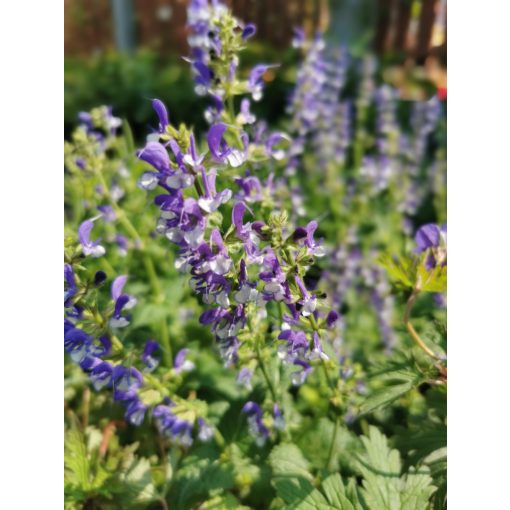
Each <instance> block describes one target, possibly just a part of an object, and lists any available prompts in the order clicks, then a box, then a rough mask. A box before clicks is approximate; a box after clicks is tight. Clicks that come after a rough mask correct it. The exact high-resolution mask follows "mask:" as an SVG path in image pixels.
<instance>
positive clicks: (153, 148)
mask: <svg viewBox="0 0 510 510" xmlns="http://www.w3.org/2000/svg"><path fill="white" fill-rule="evenodd" d="M137 156H138V158H139V159H141V160H142V161H145V162H146V163H149V165H152V166H153V167H154V168H155V169H156V170H158V171H159V172H162V173H165V172H167V173H168V172H169V171H170V157H169V156H168V152H167V150H166V149H165V147H163V145H161V144H160V143H159V142H147V144H146V145H145V147H144V148H143V149H142V150H141V151H138V153H137Z"/></svg>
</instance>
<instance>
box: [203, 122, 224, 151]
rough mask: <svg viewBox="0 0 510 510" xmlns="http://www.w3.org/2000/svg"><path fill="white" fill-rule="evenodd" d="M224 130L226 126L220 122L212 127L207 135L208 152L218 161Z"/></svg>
mask: <svg viewBox="0 0 510 510" xmlns="http://www.w3.org/2000/svg"><path fill="white" fill-rule="evenodd" d="M226 129H227V125H226V124H223V123H222V122H220V123H218V124H214V125H212V126H211V127H210V129H209V132H208V133H207V144H208V145H209V150H210V151H211V154H213V156H214V157H216V158H218V159H221V154H220V145H221V140H222V138H223V134H224V133H225V131H226Z"/></svg>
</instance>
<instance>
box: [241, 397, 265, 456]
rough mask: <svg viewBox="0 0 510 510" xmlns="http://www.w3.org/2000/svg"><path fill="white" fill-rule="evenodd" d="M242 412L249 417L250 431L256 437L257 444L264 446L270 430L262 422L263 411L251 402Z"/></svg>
mask: <svg viewBox="0 0 510 510" xmlns="http://www.w3.org/2000/svg"><path fill="white" fill-rule="evenodd" d="M242 412H243V413H246V414H247V415H248V427H249V431H250V434H252V435H253V436H254V437H255V442H256V443H257V445H258V446H264V444H265V442H266V440H267V438H268V437H269V429H268V428H267V427H266V426H265V425H264V423H263V422H262V409H261V408H260V406H259V405H258V404H256V403H255V402H251V401H250V402H247V403H246V404H245V405H244V407H243V409H242Z"/></svg>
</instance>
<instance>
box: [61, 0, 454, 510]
mask: <svg viewBox="0 0 510 510" xmlns="http://www.w3.org/2000/svg"><path fill="white" fill-rule="evenodd" d="M188 30H189V32H188V33H189V38H188V42H189V46H190V53H189V55H187V56H186V57H185V60H186V62H187V63H188V64H189V67H190V72H191V74H192V76H193V80H194V92H195V93H196V94H197V95H198V96H202V97H205V98H206V99H207V101H208V106H207V108H206V110H205V111H204V118H205V120H206V121H207V129H206V131H205V132H204V133H202V132H199V131H198V130H196V129H194V128H192V127H189V126H186V125H185V124H180V125H176V124H175V122H174V121H173V118H174V116H173V114H172V111H168V110H167V108H166V105H165V104H164V103H163V102H162V101H161V100H159V99H157V98H153V99H151V104H152V108H153V111H154V121H153V128H152V130H151V132H149V133H147V137H146V141H145V142H144V143H142V144H140V145H139V146H138V149H136V148H135V144H134V142H133V140H132V137H131V133H130V130H129V126H128V125H127V123H126V122H124V121H121V120H120V119H118V118H117V117H115V116H114V115H113V112H112V110H111V108H108V107H100V108H96V109H94V110H92V111H91V112H89V113H85V112H83V113H81V114H80V116H79V126H78V128H77V129H76V131H75V132H74V133H73V135H72V137H71V140H70V141H69V142H66V144H65V164H66V172H67V173H68V176H69V179H68V180H67V181H66V186H67V188H66V215H67V217H69V218H72V221H69V222H68V223H69V226H68V227H66V239H65V249H64V314H65V318H64V350H65V352H66V353H67V355H68V359H69V360H70V363H72V365H74V366H75V367H78V369H79V370H80V371H81V373H82V374H85V378H86V381H87V384H89V385H90V387H92V388H93V390H94V391H95V392H97V395H101V396H102V398H103V400H102V402H108V403H110V404H111V403H113V404H111V409H112V412H113V413H117V412H118V413H122V416H123V420H124V422H126V423H127V424H129V427H130V428H129V430H131V427H133V428H139V430H143V431H146V430H147V431H148V430H150V431H151V432H152V434H151V439H153V440H154V442H155V444H157V449H158V455H157V457H158V461H157V462H159V465H162V466H164V468H163V469H162V470H161V473H163V474H161V473H160V474H158V475H157V476H160V477H161V476H163V479H161V480H159V481H158V482H157V483H156V485H157V487H158V491H159V492H158V493H157V494H159V496H158V495H157V494H156V492H155V491H153V490H151V491H150V496H148V499H147V500H146V502H147V503H148V502H150V501H154V500H158V499H159V500H160V501H161V504H162V505H163V506H164V507H165V508H166V507H167V503H166V502H167V501H168V498H169V497H170V498H171V499H170V500H171V501H172V503H173V502H175V505H176V508H193V504H195V503H196V504H201V503H202V501H199V500H198V498H201V497H204V500H203V501H206V499H207V498H209V499H208V500H207V501H208V503H207V504H209V502H212V503H210V504H211V505H212V504H216V503H217V504H218V505H219V506H218V508H246V506H243V504H244V503H247V504H250V505H253V507H254V508H266V507H268V508H269V506H268V505H269V504H271V508H290V507H292V508H305V506H300V505H303V504H305V503H306V502H307V501H308V499H309V498H312V499H313V500H314V501H316V502H317V504H318V505H326V506H327V505H329V506H328V508H339V509H341V508H344V503H343V502H346V503H345V504H347V503H348V504H349V505H350V506H349V508H355V509H361V508H370V509H373V510H375V509H376V508H382V506H381V504H382V503H380V501H379V500H378V499H377V498H378V497H379V498H383V499H382V500H381V501H383V502H384V501H387V500H389V499H391V498H393V499H392V501H398V504H397V503H396V504H397V506H395V508H404V506H398V505H400V503H401V502H403V501H404V502H405V501H408V500H413V501H417V504H416V508H423V509H425V508H428V506H427V505H429V502H430V501H433V504H434V505H436V506H435V507H434V508H442V506H441V504H443V503H444V494H445V493H444V494H443V485H444V483H443V479H442V478H441V477H442V476H443V471H442V470H441V469H440V468H438V467H437V466H436V465H435V464H434V463H433V461H431V460H430V459H429V458H428V457H427V455H428V454H429V453H431V452H421V451H420V450H419V448H417V450H418V451H417V452H415V451H414V450H412V449H407V450H406V449H405V447H404V446H401V445H398V444H397V447H398V448H399V449H400V451H401V454H402V455H404V454H405V455H408V456H409V457H408V458H407V457H406V461H407V460H410V459H418V460H417V461H416V462H417V464H416V465H418V464H419V465H420V471H419V472H418V471H416V470H415V468H411V469H410V470H409V471H404V472H402V471H401V465H400V460H398V462H397V464H398V466H397V465H396V464H394V463H392V465H391V467H388V466H386V464H384V463H383V464H384V465H378V464H377V462H378V461H377V460H376V459H375V458H374V455H375V453H374V452H375V451H377V452H384V453H383V456H384V458H385V459H390V460H391V459H395V458H397V459H399V457H398V454H397V453H396V452H394V451H393V452H391V455H390V449H389V447H388V444H387V441H386V438H385V437H384V436H382V434H381V433H380V432H378V430H377V428H375V427H373V426H369V425H372V424H374V423H375V424H377V425H381V426H383V424H384V426H385V427H386V429H385V430H386V431H387V432H388V433H391V432H394V430H392V426H391V425H389V423H391V421H390V419H389V418H388V416H389V415H390V414H391V413H392V412H393V411H392V409H393V408H392V405H393V404H394V403H395V402H397V401H398V400H399V399H406V398H408V399H409V400H410V401H412V402H415V401H416V399H417V398H418V397H417V396H416V395H418V394H424V395H425V396H424V397H423V398H425V399H426V398H428V397H427V391H428V389H427V388H429V387H432V388H433V389H434V390H433V391H437V392H440V394H441V395H443V393H441V392H444V390H445V388H446V373H447V370H446V354H445V342H444V338H443V336H444V334H443V333H444V332H443V328H442V325H441V324H440V321H441V320H442V318H443V315H442V313H444V312H443V308H442V307H443V305H444V301H445V297H446V296H445V292H446V268H447V249H446V248H447V247H446V223H444V224H443V220H444V221H445V220H446V218H445V216H444V206H443V205H442V202H441V200H442V198H441V191H440V190H441V186H442V179H443V178H444V149H443V148H442V147H440V146H438V145H437V140H436V139H435V134H436V131H437V127H438V126H439V125H440V124H441V122H442V114H443V113H444V112H443V111H442V106H441V104H440V103H439V101H438V100H437V98H435V97H433V98H432V99H429V100H427V101H419V102H416V103H414V104H413V105H405V104H403V102H402V101H401V100H400V98H399V92H398V91H397V89H395V88H393V87H391V86H390V85H387V84H381V85H380V84H379V82H380V76H379V71H380V70H379V69H378V66H377V62H376V60H375V58H374V57H371V56H366V57H364V58H363V59H358V58H356V57H354V56H352V55H350V54H349V52H348V51H347V49H346V48H343V47H342V48H333V47H330V46H329V45H328V44H326V42H325V40H324V38H323V36H322V35H321V34H320V33H319V34H315V35H314V37H313V38H311V39H310V38H308V37H306V35H305V33H304V31H303V30H301V29H295V37H294V40H293V46H294V48H295V49H296V50H297V51H299V52H300V54H301V55H302V64H301V65H300V67H299V69H298V72H297V79H296V85H295V88H294V91H293V93H292V94H291V95H290V97H289V102H288V108H287V115H288V118H287V121H286V124H282V125H281V126H279V128H278V130H273V128H271V127H270V126H268V124H267V123H266V122H264V120H263V119H259V118H257V116H256V115H255V113H254V109H253V103H254V102H258V101H263V100H264V95H265V94H266V90H265V89H266V78H267V76H268V75H269V74H272V73H278V72H279V66H278V64H277V63H272V62H263V63H259V64H257V65H255V66H254V67H253V68H252V69H249V70H245V69H244V67H243V66H242V52H243V50H244V49H245V48H246V46H247V45H248V44H249V42H250V38H251V37H252V36H253V35H254V34H255V33H256V27H255V26H254V25H253V24H251V23H244V22H242V21H241V20H238V19H237V18H236V17H234V16H233V15H232V13H231V12H230V10H229V9H228V8H227V7H226V6H225V5H224V4H222V3H221V2H220V1H217V0H212V1H210V2H209V1H208V0H191V1H190V2H189V5H188ZM353 77H354V80H353ZM350 82H353V83H356V84H357V86H356V87H353V86H352V83H350ZM403 118H404V119H405V120H406V122H403V121H402V119H403ZM431 154H433V155H434V156H435V159H433V158H431ZM68 197H69V198H68ZM430 197H434V200H435V211H436V219H437V224H436V223H434V222H433V221H435V219H432V218H431V220H430V221H429V222H428V223H425V224H424V225H420V223H419V220H418V215H419V212H420V208H422V207H423V205H424V204H425V202H426V201H427V200H429V199H430ZM305 218H306V219H305ZM71 225H72V226H71ZM417 227H418V228H417ZM140 274H142V275H143V276H142V277H137V276H138V275H140ZM426 294H430V295H431V296H433V300H432V301H433V304H432V306H433V310H434V312H433V313H429V314H428V315H427V316H426V317H422V316H421V310H422V309H423V308H422V307H421V305H422V304H423V303H428V302H429V301H427V300H428V299H429V298H428V297H427V296H426ZM180 301H181V302H182V307H179V306H178V304H179V302H180ZM417 303H419V304H420V306H418V305H417ZM172 307H174V309H172ZM179 324H181V325H182V326H179ZM432 329H435V330H436V333H437V334H436V337H438V336H439V337H440V339H439V340H437V341H436V340H434V339H432V340H431V337H430V334H429V332H430V331H431V330H432ZM196 331H200V335H202V336H204V337H206V338H209V337H210V338H211V339H212V342H213V349H212V351H213V352H212V353H209V351H210V350H211V349H209V348H208V347H209V345H208V344H206V343H205V342H201V344H200V346H199V347H197V343H196V342H194V341H193V339H194V335H195V332H196ZM374 332H375V333H374ZM205 358H207V359H208V360H213V361H209V363H211V365H209V366H216V365H215V364H218V368H217V369H215V370H216V371H215V372H214V374H215V375H212V374H211V376H210V377H209V379H207V381H208V382H206V383H203V382H202V379H201V377H204V373H203V370H204V368H203V364H204V359H205ZM367 360H368V362H367ZM363 363H366V364H365V366H363ZM219 374H222V375H221V376H220V375H219ZM215 377H216V379H215ZM221 377H225V380H227V381H228V383H226V386H228V388H227V389H225V388H222V387H221V386H222V384H221V383H219V382H218V384H217V386H218V387H216V382H217V381H219V378H221ZM214 392H218V393H222V392H223V394H226V395H229V397H228V398H229V399H230V401H229V402H225V401H215V398H214V397H211V395H212V394H214ZM233 395H236V397H235V398H234V397H233ZM98 398H99V397H98ZM211 398H212V401H210V400H211ZM420 405H421V404H416V406H415V408H413V411H412V412H413V413H417V412H418V411H416V409H421V408H420ZM87 409H88V408H87V407H86V406H85V410H87ZM409 412H411V411H409ZM432 414H433V415H434V416H433V417H432V418H430V417H427V419H428V418H430V423H429V422H427V425H426V427H429V428H427V433H428V431H429V429H430V430H431V431H432V432H430V433H431V434H436V435H437V428H438V427H439V429H440V430H441V433H442V427H443V421H444V420H443V417H442V414H441V411H438V410H437V409H435V410H434V413H432ZM112 423H113V425H112ZM115 423H117V422H115V421H113V422H110V423H109V424H107V426H106V428H105V430H106V429H108V427H110V426H115ZM233 424H235V425H233ZM85 425H86V424H85ZM85 425H84V427H83V428H84V430H86V426H85ZM307 427H308V428H309V430H307ZM108 430H110V429H108ZM225 430H226V433H225ZM242 431H246V432H247V433H248V435H247V439H243V438H241V437H240V435H242V434H241V432H242ZM129 433H131V432H129ZM357 434H364V436H365V437H363V438H362V440H361V441H360V440H359V439H358V437H357ZM319 436H320V437H319ZM434 437H435V436H434ZM441 437H442V436H441ZM248 438H249V439H248ZM107 442H108V437H107V439H106V440H105V438H104V437H103V442H102V443H101V445H103V443H104V444H107ZM202 443H204V445H202V446H200V445H201V444H202ZM298 445H299V446H298ZM442 446H443V445H441V447H442ZM101 448H103V450H100V451H104V448H107V446H104V447H103V446H101ZM343 449H345V451H346V452H347V451H348V452H349V453H345V457H343V456H342V453H341V452H343V451H344V450H343ZM439 449H440V448H439ZM353 452H355V453H353ZM363 452H364V453H363ZM304 454H306V455H304ZM101 455H103V456H104V453H102V454H101ZM101 455H100V457H101ZM202 455H204V456H205V457H202ZM413 455H414V457H413ZM306 456H308V457H309V458H310V459H313V460H312V463H311V464H309V462H308V461H307V460H306V458H305V457H306ZM315 456H317V457H315ZM395 456H396V457H395ZM206 458H207V462H208V463H209V464H207V466H206V465H205V464H203V462H204V461H205V459H206ZM434 458H435V457H434ZM197 459H198V460H197ZM253 459H255V460H253ZM318 459H320V460H318ZM151 462H152V465H153V468H154V469H153V471H154V472H156V471H158V469H159V468H158V469H156V468H155V463H156V460H154V458H152V460H151ZM195 462H196V464H195ZM286 462H288V463H290V464H286ZM388 462H389V461H388ZM258 464H261V465H262V464H265V465H268V466H269V467H270V470H271V471H270V472H271V473H272V477H273V479H272V481H271V485H270V486H269V485H268V487H270V491H269V493H270V496H267V495H265V496H262V497H261V499H260V500H257V497H256V496H255V495H254V489H253V487H256V486H257V484H262V483H268V482H267V481H266V482H264V476H266V475H265V474H264V475H262V474H261V473H262V471H261V469H263V468H259V467H258ZM413 465H414V464H413ZM296 466H297V467H296ZM374 466H375V468H376V469H378V470H379V471H385V469H388V470H391V472H392V473H393V472H394V473H395V477H396V480H397V481H398V486H397V485H395V486H392V487H390V488H388V486H387V484H386V485H385V484H384V483H385V482H384V480H381V479H380V477H379V475H378V474H377V473H379V471H377V472H376V471H374V472H373V473H376V474H373V473H372V472H371V471H370V470H369V468H372V467H374ZM406 466H407V464H406ZM209 467H210V470H209V471H208V469H209ZM287 468H288V471H286V469H287ZM406 469H407V468H406ZM229 470H231V471H229ZM296 470H297V471H296ZM294 471H296V472H294ZM339 471H341V473H342V475H343V476H344V477H345V476H347V477H349V478H350V481H349V482H348V484H346V485H345V486H344V481H343V480H342V477H341V476H340V474H339V473H338V472H339ZM158 472H159V471H158ZM181 472H182V473H183V474H182V475H180V474H179V473H181ZM312 472H313V473H314V474H313V475H312ZM123 476H124V475H123ZM157 476H156V478H157ZM354 476H358V478H359V479H362V480H363V482H362V484H361V485H359V484H358V483H357V481H356V479H355V478H354ZM223 477H225V479H223ZM156 478H154V479H156ZM286 478H288V480H287V482H286V481H285V479H286ZM190 480H195V481H196V482H190ZM198 480H199V481H198ZM187 483H191V485H189V487H188V488H187V486H186V484H187ZM194 483H197V484H199V483H200V484H202V485H193V484H194ZM287 483H290V484H291V485H286V484H287ZM215 484H217V485H215ZM383 486H384V487H383ZM381 487H383V488H381ZM218 490H221V491H224V492H218ZM87 491H88V492H87ZM94 491H96V492H94ZM392 491H393V492H392ZM387 492H388V493H387ZM85 493H86V494H93V497H97V496H98V493H97V490H96V489H94V490H92V489H91V488H90V487H88V489H87V490H85ZM390 493H391V494H390ZM147 494H149V492H147ZM202 495H203V496H202ZM76 497H78V496H76ZM264 498H265V499H264ZM268 498H274V499H273V500H272V502H271V500H270V499H268ZM388 498H389V499H388ZM413 498H414V499H413ZM431 498H432V499H431ZM434 498H435V499H434ZM310 501H311V500H310ZM339 501H340V502H341V503H338V502H339ZM222 505H223V506H222ZM264 505H265V506H264ZM338 505H340V506H338ZM326 506H325V507H326ZM345 507H346V506H345ZM204 508H209V506H206V507H204ZM317 508H318V506H317Z"/></svg>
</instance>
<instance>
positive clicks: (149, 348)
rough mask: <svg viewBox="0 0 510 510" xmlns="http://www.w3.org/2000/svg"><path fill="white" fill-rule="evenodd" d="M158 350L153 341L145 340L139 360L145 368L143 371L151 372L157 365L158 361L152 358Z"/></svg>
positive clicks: (156, 358) (154, 357)
mask: <svg viewBox="0 0 510 510" xmlns="http://www.w3.org/2000/svg"><path fill="white" fill-rule="evenodd" d="M160 350H161V349H160V347H159V344H158V342H156V341H155V340H147V342H146V343H145V347H144V349H143V353H142V356H141V360H142V361H143V363H144V364H145V367H146V368H145V371H147V372H152V371H153V370H154V369H155V368H156V367H157V366H158V365H159V362H160V359H159V357H156V356H154V354H155V353H156V352H158V351H160Z"/></svg>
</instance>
